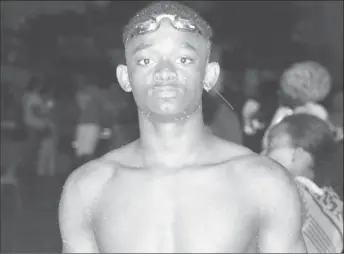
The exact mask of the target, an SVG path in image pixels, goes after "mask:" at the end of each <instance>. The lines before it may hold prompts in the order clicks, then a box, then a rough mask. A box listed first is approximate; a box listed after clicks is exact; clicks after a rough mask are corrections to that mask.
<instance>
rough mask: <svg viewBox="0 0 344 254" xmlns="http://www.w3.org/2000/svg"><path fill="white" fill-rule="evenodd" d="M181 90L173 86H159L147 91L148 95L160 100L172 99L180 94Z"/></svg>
mask: <svg viewBox="0 0 344 254" xmlns="http://www.w3.org/2000/svg"><path fill="white" fill-rule="evenodd" d="M181 92H182V89H181V88H177V87H175V86H159V87H157V86H156V87H154V88H152V89H150V90H149V95H153V96H156V97H158V98H161V99H172V98H175V97H177V95H178V93H181Z"/></svg>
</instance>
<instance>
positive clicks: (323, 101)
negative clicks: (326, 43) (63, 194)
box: [1, 61, 343, 252]
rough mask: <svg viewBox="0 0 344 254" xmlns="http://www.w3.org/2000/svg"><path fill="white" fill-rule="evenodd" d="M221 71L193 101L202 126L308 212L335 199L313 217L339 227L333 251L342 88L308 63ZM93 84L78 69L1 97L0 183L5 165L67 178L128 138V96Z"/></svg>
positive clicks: (133, 130) (134, 133) (131, 134)
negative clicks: (271, 175) (265, 161)
mask: <svg viewBox="0 0 344 254" xmlns="http://www.w3.org/2000/svg"><path fill="white" fill-rule="evenodd" d="M231 75H232V73H231V72H229V71H228V70H224V71H223V74H222V75H221V78H220V80H219V82H218V84H217V85H216V87H215V89H213V91H211V92H209V93H206V92H205V93H204V95H203V103H204V104H203V113H204V122H205V124H206V126H207V128H208V129H209V131H212V132H213V133H214V134H216V135H217V136H219V137H221V138H224V139H226V140H228V141H231V142H235V143H238V144H244V145H245V146H247V147H249V148H251V149H252V150H253V151H255V152H257V153H261V154H263V155H266V156H269V157H271V158H272V159H273V160H276V161H277V162H278V163H280V164H282V165H284V166H285V167H286V168H287V169H288V170H289V171H290V172H291V174H292V175H293V176H294V177H295V179H296V181H297V182H298V184H299V185H300V189H301V193H303V194H302V195H303V197H304V198H305V200H306V202H305V203H306V204H308V206H309V207H308V208H307V209H308V211H315V210H314V209H315V208H316V207H319V206H317V204H318V203H319V202H320V203H321V204H323V202H327V201H326V200H325V201H323V199H325V198H328V197H330V201H331V202H332V203H333V202H334V203H335V205H333V206H331V207H330V208H329V211H330V212H329V214H330V217H331V216H332V217H331V222H329V221H325V220H324V219H320V221H321V223H323V225H322V226H323V227H324V228H327V229H329V231H331V227H332V226H333V225H336V226H337V227H339V231H336V232H335V233H333V232H334V231H333V230H332V231H331V232H332V233H333V235H332V236H331V237H332V238H331V241H330V243H328V244H332V245H331V246H334V247H333V248H334V249H333V250H334V251H336V252H338V249H340V248H342V246H343V244H342V240H341V239H342V238H341V235H342V234H343V227H342V226H340V225H342V207H343V203H342V201H341V200H342V199H343V190H342V189H343V155H342V150H343V91H331V88H332V86H331V82H332V80H331V77H330V75H329V73H328V72H327V71H326V69H325V68H324V67H323V66H321V65H320V64H318V63H315V62H311V61H308V62H303V63H296V64H294V65H292V66H291V67H289V68H287V69H286V70H285V71H283V72H282V74H281V73H279V72H276V71H269V70H265V69H264V70H260V69H247V70H246V71H245V72H244V73H242V75H241V77H240V78H237V79H236V80H233V79H231V78H229V77H230V76H231ZM237 76H240V75H237ZM60 82H65V83H68V87H69V90H68V91H66V90H63V89H61V87H60V86H59V85H60ZM99 83H100V82H99ZM99 83H98V82H97V80H94V79H89V78H88V76H87V74H85V73H73V75H70V76H69V77H68V78H64V79H56V78H51V77H44V76H33V77H32V78H31V79H30V80H29V82H28V84H27V86H26V87H25V89H24V90H23V91H21V92H17V93H13V92H10V91H8V92H7V94H6V95H5V96H4V95H3V96H4V100H2V101H3V103H4V104H5V107H2V110H3V112H2V123H1V124H2V136H3V138H2V140H1V142H2V150H1V154H2V158H3V159H2V160H4V161H6V160H12V161H11V162H9V163H7V164H6V163H3V162H2V170H1V173H2V177H5V176H6V175H7V174H10V175H11V172H10V170H9V169H10V168H11V167H10V166H8V165H10V164H11V163H14V162H15V163H18V164H19V166H18V167H16V170H17V171H16V173H15V174H16V175H18V176H19V179H21V180H22V181H25V179H26V178H32V177H36V178H40V177H45V178H46V177H48V178H49V177H53V176H56V175H68V174H69V173H71V172H72V171H73V170H74V169H75V168H77V167H78V166H80V165H82V164H83V163H85V162H87V161H89V160H91V159H93V158H97V157H99V156H101V155H103V154H105V153H106V152H108V151H110V150H111V149H115V148H118V147H120V146H122V145H125V144H127V143H129V142H131V141H133V140H135V139H137V138H138V137H139V131H138V122H137V111H136V107H135V104H134V101H133V98H132V96H131V95H130V94H126V93H124V92H123V91H121V90H120V88H119V85H118V84H117V83H116V82H113V83H111V84H108V85H106V86H104V85H103V86H101V85H100V84H99ZM64 87H66V86H64ZM236 87H241V89H235V88H236ZM4 91H5V92H6V90H4ZM13 143H15V144H17V146H14V147H13V145H12V144H13ZM18 147H21V149H20V151H21V152H19V149H18ZM11 149H12V150H11ZM6 150H7V152H6ZM13 161H14V162H13ZM23 179H24V180H23ZM325 196H326V197H325ZM314 200H315V201H314ZM330 201H328V202H330ZM312 202H313V203H312ZM331 209H332V210H331ZM310 213H311V212H310ZM334 213H337V215H338V216H337V217H336V216H334V215H333V214H334ZM314 216H315V217H317V215H314ZM318 218H319V216H318ZM333 221H334V224H333ZM338 225H339V226H338ZM308 227H311V226H308ZM304 230H305V239H306V241H308V242H309V244H310V245H311V246H313V247H314V251H319V250H323V249H324V248H327V246H325V247H324V246H318V244H315V243H314V240H313V239H312V237H311V236H310V235H309V234H308V235H307V232H308V231H310V232H311V230H310V229H307V228H306V227H305V229H304ZM330 234H331V233H330ZM312 244H313V245H312ZM325 245H326V244H325Z"/></svg>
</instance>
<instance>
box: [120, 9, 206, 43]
mask: <svg viewBox="0 0 344 254" xmlns="http://www.w3.org/2000/svg"><path fill="white" fill-rule="evenodd" d="M164 18H168V19H169V20H170V22H171V24H172V26H173V27H174V28H175V29H177V30H178V31H184V32H194V33H199V34H201V35H203V36H205V37H209V35H208V36H207V34H206V33H205V31H202V30H203V29H201V28H200V27H198V26H197V25H196V24H195V22H192V21H191V20H188V19H184V18H181V17H179V16H175V15H170V14H162V15H159V16H157V17H150V18H149V19H148V20H145V21H142V22H139V23H137V24H136V25H134V26H133V27H132V28H131V29H129V31H128V32H127V36H126V42H127V41H128V40H129V39H131V38H133V37H135V36H136V35H142V34H146V33H150V32H154V31H156V30H157V29H158V28H159V27H160V24H161V20H162V19H164Z"/></svg>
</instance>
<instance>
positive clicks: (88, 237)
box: [59, 172, 99, 253]
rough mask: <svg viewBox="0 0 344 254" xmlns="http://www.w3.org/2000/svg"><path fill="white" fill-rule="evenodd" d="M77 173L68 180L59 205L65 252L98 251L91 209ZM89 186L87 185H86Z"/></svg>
mask: <svg viewBox="0 0 344 254" xmlns="http://www.w3.org/2000/svg"><path fill="white" fill-rule="evenodd" d="M76 173H78V172H76ZM77 177H78V176H77V174H75V173H73V174H72V175H71V176H70V177H69V178H68V180H67V182H66V184H65V186H64V189H63V192H62V197H61V201H60V206H59V227H60V232H61V237H62V252H63V253H76V252H79V253H96V252H98V251H99V250H98V247H97V244H96V241H95V237H94V234H93V231H92V227H91V210H90V206H89V205H88V203H91V202H87V200H86V199H85V196H86V195H85V194H83V193H82V191H85V190H86V188H82V186H81V184H80V182H79V181H78V179H76V178H77ZM86 187H87V186H86Z"/></svg>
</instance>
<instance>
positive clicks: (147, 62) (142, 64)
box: [137, 58, 153, 66]
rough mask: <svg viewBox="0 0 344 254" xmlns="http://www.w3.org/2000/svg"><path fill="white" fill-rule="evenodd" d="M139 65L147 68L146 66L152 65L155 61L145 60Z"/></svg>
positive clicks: (140, 61)
mask: <svg viewBox="0 0 344 254" xmlns="http://www.w3.org/2000/svg"><path fill="white" fill-rule="evenodd" d="M137 63H138V64H139V65H141V66H146V65H149V64H152V63H153V61H152V60H150V59H148V58H144V59H141V60H139V61H137Z"/></svg>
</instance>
